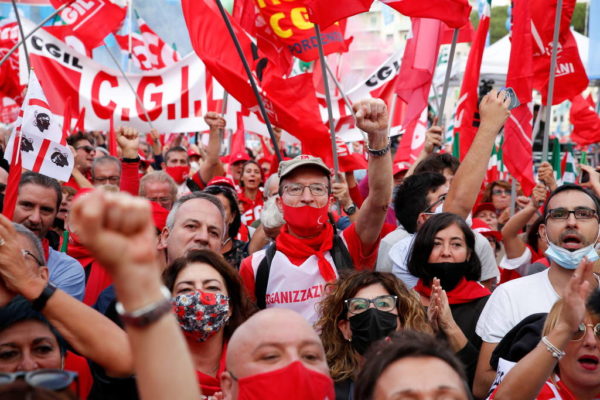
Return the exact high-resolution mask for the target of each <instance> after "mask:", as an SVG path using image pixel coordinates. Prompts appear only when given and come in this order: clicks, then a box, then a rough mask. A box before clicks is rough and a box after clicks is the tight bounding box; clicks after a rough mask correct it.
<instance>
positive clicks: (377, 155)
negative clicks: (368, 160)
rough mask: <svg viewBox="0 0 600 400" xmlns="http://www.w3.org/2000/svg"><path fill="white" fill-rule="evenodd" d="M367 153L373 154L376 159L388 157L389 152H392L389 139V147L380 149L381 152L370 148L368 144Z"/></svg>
mask: <svg viewBox="0 0 600 400" xmlns="http://www.w3.org/2000/svg"><path fill="white" fill-rule="evenodd" d="M367 151H368V152H369V154H371V155H372V156H375V157H381V156H384V155H386V154H387V152H388V151H390V139H389V138H388V142H387V145H386V146H385V147H384V148H383V149H379V150H374V149H372V148H370V147H369V144H368V143H367Z"/></svg>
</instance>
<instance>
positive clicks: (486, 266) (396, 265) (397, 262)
mask: <svg viewBox="0 0 600 400" xmlns="http://www.w3.org/2000/svg"><path fill="white" fill-rule="evenodd" d="M394 232H395V231H394ZM473 234H474V235H475V253H476V254H477V257H479V261H480V262H481V278H480V280H481V281H486V280H488V279H491V278H497V277H498V275H499V272H498V266H497V265H496V258H495V257H494V250H493V249H492V246H491V245H490V242H488V240H487V239H486V238H485V237H484V236H483V235H482V234H480V233H478V232H475V231H473ZM415 236H416V234H414V233H413V234H410V233H408V236H405V237H404V238H403V239H401V240H400V241H399V242H398V243H396V244H395V245H393V246H392V248H391V249H390V251H389V253H388V257H389V259H390V260H391V262H392V264H393V266H392V273H393V274H394V275H396V277H398V279H400V280H402V282H404V284H405V285H406V286H407V287H408V288H409V289H411V288H413V287H414V286H415V285H416V284H417V281H418V280H419V278H417V277H416V276H414V275H412V274H411V273H410V272H408V256H409V255H410V251H411V248H412V244H413V240H414V238H415ZM380 251H381V248H380Z"/></svg>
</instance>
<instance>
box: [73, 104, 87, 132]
mask: <svg viewBox="0 0 600 400" xmlns="http://www.w3.org/2000/svg"><path fill="white" fill-rule="evenodd" d="M75 131H77V132H85V107H82V108H81V111H80V112H79V118H77V124H75Z"/></svg>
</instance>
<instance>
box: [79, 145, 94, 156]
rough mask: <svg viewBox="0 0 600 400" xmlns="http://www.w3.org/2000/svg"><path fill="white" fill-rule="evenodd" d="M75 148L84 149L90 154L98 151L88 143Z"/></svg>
mask: <svg viewBox="0 0 600 400" xmlns="http://www.w3.org/2000/svg"><path fill="white" fill-rule="evenodd" d="M75 150H83V151H85V152H86V153H88V154H89V153H91V152H93V151H96V149H95V148H94V147H92V146H88V145H85V146H79V147H76V148H75Z"/></svg>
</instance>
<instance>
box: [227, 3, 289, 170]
mask: <svg viewBox="0 0 600 400" xmlns="http://www.w3.org/2000/svg"><path fill="white" fill-rule="evenodd" d="M215 3H217V7H219V12H220V13H221V17H223V21H224V22H225V26H227V30H228V31H229V35H230V36H231V40H233V44H234V45H235V49H236V50H237V52H238V55H239V56H240V60H241V61H242V64H243V65H244V70H245V71H246V75H248V80H249V81H250V86H252V91H253V92H254V96H255V97H256V101H257V103H258V107H259V108H260V114H261V115H262V117H263V119H264V121H265V125H266V126H267V131H268V132H269V136H270V137H271V142H273V147H274V148H275V155H276V156H277V159H278V160H279V161H280V162H281V160H282V157H281V152H280V151H279V146H277V142H276V140H275V134H274V133H273V127H272V126H271V120H270V119H269V115H268V114H267V109H266V108H265V104H264V103H263V101H262V98H261V97H260V92H259V91H258V86H257V85H256V81H255V80H254V76H253V75H252V70H250V65H248V60H246V57H245V56H244V51H243V50H242V46H241V45H240V42H239V41H238V39H237V37H236V36H235V32H234V31H233V26H231V21H229V17H228V16H227V12H226V11H225V9H224V8H223V4H221V0H215Z"/></svg>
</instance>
